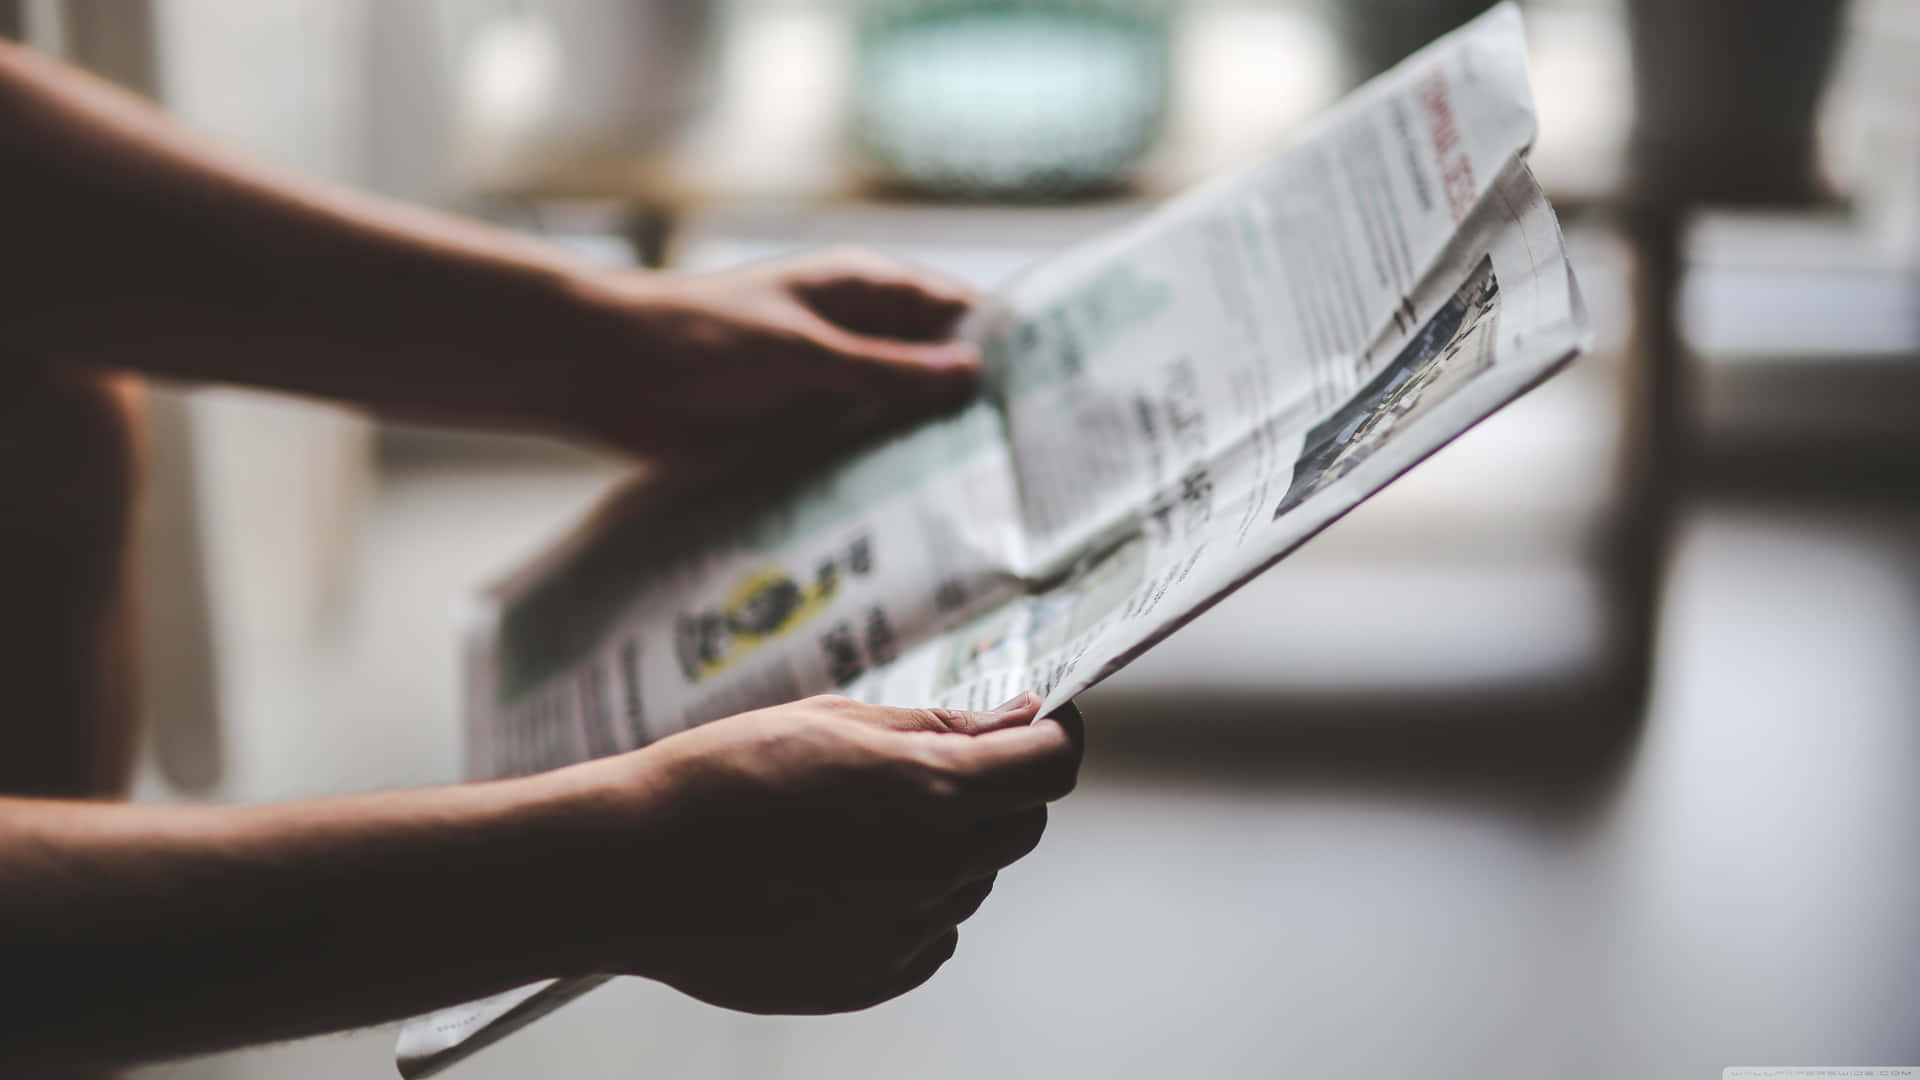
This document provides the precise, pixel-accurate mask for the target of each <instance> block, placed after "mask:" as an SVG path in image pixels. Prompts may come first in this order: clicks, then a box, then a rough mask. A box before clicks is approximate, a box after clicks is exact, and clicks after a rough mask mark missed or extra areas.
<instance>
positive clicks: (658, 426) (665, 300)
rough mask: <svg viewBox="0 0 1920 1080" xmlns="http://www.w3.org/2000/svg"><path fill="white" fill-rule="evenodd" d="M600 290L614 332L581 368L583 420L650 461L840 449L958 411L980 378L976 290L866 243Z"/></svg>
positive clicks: (630, 279)
mask: <svg viewBox="0 0 1920 1080" xmlns="http://www.w3.org/2000/svg"><path fill="white" fill-rule="evenodd" d="M592 295H593V297H594V299H595V302H596V306H597V307H598V308H599V309H600V310H602V311H604V312H607V313H611V314H612V315H613V318H612V319H611V320H609V321H607V322H606V323H603V326H606V327H609V328H610V329H609V333H610V335H611V340H610V341H609V340H607V339H602V340H601V343H600V344H599V345H598V346H597V347H592V348H590V349H589V350H587V357H586V358H585V359H575V360H572V361H571V363H573V364H574V365H576V366H575V367H574V369H573V371H574V375H573V380H572V381H573V384H574V386H575V387H576V389H577V393H576V394H575V395H574V396H573V397H572V398H571V399H570V400H571V401H572V405H571V406H570V409H571V410H572V411H573V412H574V413H575V415H574V416H573V417H572V418H571V419H572V421H573V422H574V423H576V424H579V425H581V426H583V427H584V428H585V429H586V433H587V434H589V435H590V436H592V437H594V438H597V439H600V440H602V441H606V442H610V443H613V444H614V445H617V446H621V447H623V448H625V449H628V450H631V451H634V452H637V453H640V454H642V455H646V456H652V457H662V458H674V459H693V460H699V461H712V460H722V461H729V460H739V459H753V458H764V457H769V456H771V455H773V454H776V453H780V452H783V451H787V450H790V449H796V448H798V449H801V450H803V451H804V450H821V449H825V448H832V447H837V446H840V445H844V444H846V443H848V442H850V441H852V440H856V439H859V438H861V437H864V436H867V435H870V434H873V433H875V432H877V431H879V430H882V429H884V428H886V427H889V426H892V425H894V424H897V423H899V422H901V421H903V420H906V419H909V418H913V417H918V416H923V415H927V414H929V413H933V412H938V411H940V410H943V409H948V408H952V407H953V406H955V405H958V404H959V403H960V402H962V401H964V400H965V399H966V398H967V396H968V395H969V394H971V393H972V392H973V389H974V386H975V383H976V382H977V379H978V376H979V369H980V364H979V355H978V352H977V350H976V349H975V348H974V347H973V346H972V345H971V344H968V343H965V342H961V341H957V340H954V339H953V337H952V334H953V332H954V330H955V327H956V326H957V324H958V323H959V321H960V318H961V316H963V315H964V314H965V313H966V312H967V310H968V308H969V307H970V306H971V304H972V303H973V300H974V296H973V294H972V292H971V291H970V290H968V289H967V288H966V287H965V286H963V285H960V284H958V283H956V282H953V281H950V280H948V279H946V278H944V277H941V276H939V275H937V274H934V273H931V272H929V271H925V270H920V269H917V268H914V267H910V266H907V265H904V264H902V263H898V262H895V261H894V260H892V259H888V258H885V257H883V256H880V255H876V254H873V253H871V252H866V251H861V250H858V249H833V250H829V251H823V252H817V253H813V254H808V255H800V256H795V257H791V258H784V259H777V260H773V261H770V262H764V263H758V264H755V265H752V266H748V267H745V268H742V269H738V270H730V271H726V272H723V273H716V274H692V275H672V274H657V275H624V276H617V277H611V278H607V279H604V280H602V281H601V282H599V285H598V287H597V288H595V289H594V290H592Z"/></svg>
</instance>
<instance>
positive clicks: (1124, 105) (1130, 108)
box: [854, 0, 1171, 198]
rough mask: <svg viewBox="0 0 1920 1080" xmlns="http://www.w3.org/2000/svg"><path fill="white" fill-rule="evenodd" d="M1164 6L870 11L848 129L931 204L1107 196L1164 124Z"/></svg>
mask: <svg viewBox="0 0 1920 1080" xmlns="http://www.w3.org/2000/svg"><path fill="white" fill-rule="evenodd" d="M1168 22H1169V14H1168V11H1167V8H1166V5H1165V3H1164V2H1162V0H1027V2H1019V0H868V2H867V3H866V4H864V6H863V7H862V8H861V14H860V26H859V46H858V54H857V71H856V76H855V84H854V113H855V129H856V131H857V133H858V137H859V139H860V142H861V144H862V146H863V148H864V149H865V150H866V152H867V153H868V155H869V156H870V157H871V158H872V159H873V161H874V162H875V163H876V164H877V165H878V166H879V167H880V169H881V170H882V172H883V173H884V174H885V175H886V176H887V177H888V178H889V179H891V180H893V181H895V182H898V183H901V184H903V185H905V186H907V187H910V188H913V189H916V190H919V191H922V192H926V193H929V194H936V195H948V196H961V197H972V198H1036V197H1038V198H1049V197H1054V198H1057V197H1063V196H1068V195H1074V194H1080V193H1084V192H1088V191H1093V190H1098V189H1101V188H1106V187H1111V186H1113V185H1114V184H1116V183H1118V182H1119V181H1120V180H1122V179H1123V178H1124V176H1125V174H1126V172H1127V170H1128V169H1129V167H1131V166H1132V165H1133V164H1134V163H1135V162H1136V161H1137V160H1138V159H1139V158H1140V156H1141V155H1142V154H1143V153H1144V152H1145V151H1146V150H1147V148H1148V147H1149V146H1150V145H1151V144H1152V142H1153V140H1154V137H1155V136H1156V135H1157V134H1158V133H1159V130H1160V126H1161V122H1162V120H1163V118H1164V117H1165V114H1166V108H1167V97H1168V88H1169V85H1170V82H1171V76H1170V71H1169V68H1170V57H1169V54H1170V51H1171V50H1170V47H1169V41H1168Z"/></svg>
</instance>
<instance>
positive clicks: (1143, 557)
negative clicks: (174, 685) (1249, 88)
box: [399, 3, 1587, 1076]
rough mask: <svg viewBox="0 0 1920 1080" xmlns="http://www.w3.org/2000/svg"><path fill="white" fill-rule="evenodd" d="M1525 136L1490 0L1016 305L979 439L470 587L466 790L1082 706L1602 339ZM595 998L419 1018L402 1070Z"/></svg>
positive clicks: (935, 435)
mask: <svg viewBox="0 0 1920 1080" xmlns="http://www.w3.org/2000/svg"><path fill="white" fill-rule="evenodd" d="M1533 138H1534V114H1533V107H1532V101H1531V95H1530V92H1529V90H1528V86H1527V79H1526V70H1525V52H1524V41H1523V38H1522V33H1521V25H1520V16H1519V13H1518V10H1517V9H1516V8H1515V7H1514V6H1513V5H1512V4H1510V3H1509V4H1503V5H1501V6H1500V7H1497V8H1495V9H1494V10H1492V11H1491V12H1489V13H1488V14H1486V15H1484V16H1482V17H1481V18H1479V19H1477V20H1475V21H1474V22H1472V23H1470V24H1468V25H1467V26H1465V27H1463V28H1462V29H1461V30H1459V31H1456V32H1455V33H1453V34H1451V35H1449V36H1447V37H1445V38H1442V39H1441V40H1440V41H1438V42H1436V43H1434V44H1433V45H1431V46H1429V47H1428V48H1427V49H1425V50H1423V51H1421V52H1420V53H1417V54H1416V55H1414V56H1413V57H1411V58H1409V59H1408V60H1407V61H1405V62H1404V63H1403V64H1401V65H1400V66H1399V67H1397V68H1395V69H1394V70H1393V71H1391V72H1389V73H1387V74H1386V75H1383V76H1381V77H1380V78H1378V79H1376V80H1374V81H1373V82H1371V83H1369V84H1367V85H1366V86H1364V87H1362V88H1361V89H1360V90H1358V91H1357V92H1355V93H1354V94H1353V95H1352V96H1351V97H1349V98H1348V99H1346V100H1345V101H1343V102H1342V103H1341V104H1339V105H1338V106H1336V107H1335V108H1334V109H1333V110H1332V111H1331V112H1330V113H1328V114H1327V115H1326V116H1325V117H1323V118H1322V119H1321V120H1320V121H1319V122H1318V123H1317V124H1316V125H1315V126H1314V127H1313V128H1312V129H1311V130H1309V131H1308V132H1307V133H1306V134H1305V135H1304V136H1303V137H1302V138H1300V139H1299V140H1298V141H1297V142H1296V143H1295V144H1294V145H1293V146H1292V147H1291V148H1290V149H1288V150H1286V151H1284V152H1283V153H1281V154H1279V155H1278V156H1276V157H1274V158H1273V159H1271V160H1269V161H1267V162H1266V163H1264V164H1262V165H1260V166H1257V167H1255V168H1253V169H1252V170H1250V171H1247V172H1245V173H1242V174H1239V175H1235V176H1231V177H1227V178H1224V179H1222V180H1220V181H1217V182H1215V183H1212V184H1210V185H1206V186H1204V187H1202V188H1199V189H1197V190H1195V191H1192V192H1189V193H1187V194H1185V195H1183V196H1181V197H1180V198H1178V199H1175V200H1173V201H1172V202H1170V203H1168V204H1167V205H1165V206H1163V207H1162V208H1160V209H1159V210H1157V211H1155V212H1154V213H1151V214H1149V215H1147V216H1146V217H1145V218H1143V219H1142V220H1140V221H1138V222H1137V223H1135V224H1133V225H1132V226H1130V227H1127V228H1124V229H1121V230H1118V231H1116V232H1114V233H1112V234H1109V235H1106V236H1102V237H1099V238H1097V239H1095V240H1094V241H1092V242H1090V243H1088V244H1085V245H1083V246H1082V247H1080V248H1078V249H1075V250H1073V251H1070V252H1066V253H1063V254H1062V255H1060V256H1058V257H1056V258H1054V259H1052V260H1049V261H1047V262H1045V263H1043V264H1042V265H1040V266H1037V267H1035V268H1033V269H1032V270H1030V271H1029V272H1027V273H1026V274H1024V275H1022V276H1021V277H1019V278H1017V279H1016V280H1015V281H1014V282H1013V283H1012V284H1011V285H1009V286H1008V287H1006V288H1004V289H1003V290H1001V291H1000V292H999V293H998V295H996V296H995V297H994V298H993V299H992V300H991V301H989V302H988V303H987V304H986V305H985V306H984V307H983V308H982V310H980V311H978V312H976V313H975V315H974V316H973V318H972V321H971V323H970V325H969V326H968V327H967V328H966V332H967V333H969V334H970V335H971V336H972V337H974V338H975V340H977V341H978V342H979V344H980V345H981V348H982V354H983V356H984V357H985V359H986V364H987V389H986V392H985V393H984V394H983V395H982V397H981V399H980V400H979V401H977V402H976V403H975V404H973V405H971V406H969V407H968V408H966V409H964V410H963V411H961V412H959V413H958V414H956V415H953V416H950V417H947V418H943V419H940V420H936V421H933V422H931V423H928V424H925V425H923V426H921V427H919V428H916V429H914V430H911V431H909V432H907V433H905V434H903V435H900V436H898V437H896V438H894V439H892V440H890V441H888V442H886V443H884V444H882V445H880V446H877V447H874V448H872V449H869V450H866V451H864V452H862V453H860V454H858V455H856V456H855V457H853V458H852V459H850V460H848V461H846V462H844V463H842V464H840V465H838V466H836V467H834V468H832V469H829V470H827V471H825V472H823V473H818V474H815V475H811V476H807V477H804V478H800V479H798V480H796V481H793V482H786V481H782V480H780V479H778V478H774V479H770V480H768V481H767V482H766V484H765V486H764V488H759V489H756V490H745V489H742V488H741V487H739V486H738V485H729V487H728V489H727V491H726V492H725V493H724V494H722V493H719V492H715V491H711V490H701V489H700V487H699V486H698V485H693V486H683V487H682V488H680V489H678V490H663V491H653V492H647V491H643V492H640V493H639V494H638V496H637V497H628V498H625V499H622V500H620V501H619V502H617V503H616V504H615V505H614V506H613V507H611V508H610V509H609V510H607V511H606V512H604V513H602V514H599V515H596V517H595V518H594V519H593V520H591V521H590V522H588V523H587V524H586V525H584V526H583V527H582V528H580V529H578V530H576V532H575V533H574V534H573V535H572V536H570V537H569V538H568V539H567V540H565V541H564V542H562V543H561V544H560V545H558V546H556V547H555V548H554V549H553V550H551V551H549V552H547V553H546V554H545V555H544V556H542V557H541V558H539V559H537V560H535V561H534V562H533V563H532V564H530V565H529V566H528V567H526V568H525V569H523V570H522V571H521V572H519V573H517V574H515V575H514V576H513V577H511V578H509V579H508V580H506V581H505V582H502V583H501V584H499V585H498V586H496V587H495V588H493V589H492V590H490V591H489V592H488V593H487V594H486V595H485V596H484V597H483V598H482V600H481V602H480V604H479V608H478V610H477V611H476V613H475V616H474V619H473V622H472V625H471V628H470V632H469V635H468V639H467V648H468V657H467V665H466V678H467V694H468V714H469V715H468V721H469V737H470V743H469V757H470V767H471V771H472V772H473V774H474V775H476V776H481V777H491V776H506V775H515V774H522V773H527V772H534V771H538V770H542V769H547V768H552V767H556V766H560V765H564V764H568V763H571V762H574V761H578V760H581V759H584V758H587V757H591V756H596V755H602V754H609V753H616V752H619V751H623V750H628V749H632V748H635V747H638V746H641V745H644V744H646V743H648V742H650V741H652V740H654V739H658V738H661V737H663V736H666V735H668V734H671V733H673V732H675V731H678V730H681V729H682V728H685V727H687V726H689V725H692V724H698V723H702V722H705V721H707V720H712V719H716V718H718V717H721V716H726V715H730V714H732V713H736V712H740V711H743V710H747V709H752V708H759V707H763V706H767V705H772V704H778V703H781V702H785V701H790V700H793V699H795V698H798V697H802V696H806V695H809V694H815V693H824V692H834V693H841V694H845V695H848V696H850V697H854V698H858V699H861V700H867V701H873V702H879V703H884V704H900V705H930V704H931V705H945V706H952V707H961V708H987V707H991V706H992V705H993V704H995V703H997V702H999V701H1002V700H1005V699H1006V698H1008V697H1011V696H1012V695H1013V694H1015V693H1017V692H1019V691H1021V690H1025V689H1032V690H1037V691H1039V692H1040V693H1041V694H1042V695H1043V697H1044V698H1045V706H1044V708H1046V709H1049V710H1051V709H1053V708H1057V707H1058V706H1059V705H1061V704H1064V703H1065V702H1067V701H1069V700H1071V699H1072V698H1073V697H1074V696H1075V695H1076V694H1078V693H1080V692H1081V691H1084V690H1086V689H1087V688H1088V687H1091V686H1093V685H1094V684H1096V683H1098V682H1099V681H1100V680H1102V679H1104V678H1106V677H1107V676H1108V675H1111V674H1113V673H1114V672H1115V671H1118V670H1119V669H1120V668H1121V667H1123V666H1125V665H1126V664H1127V663H1128V662H1129V661H1130V660H1132V659H1133V658H1134V657H1136V656H1138V655H1140V654H1141V653H1142V652H1143V651H1145V650H1146V649H1147V648H1149V647H1151V646H1152V645H1153V644H1154V642H1156V641H1158V640H1160V639H1161V638H1163V637H1165V636H1166V635H1168V634H1170V633H1172V632H1173V631H1174V630H1176V629H1177V628H1178V627H1179V626H1180V625H1182V624H1183V623H1185V622H1186V621H1188V620H1190V619H1192V618H1194V617H1195V616H1197V615H1198V614H1199V613H1201V612H1202V611H1204V610H1206V608H1207V607H1209V606H1210V605H1211V604H1212V603H1214V602H1215V601H1216V600H1218V599H1219V598H1221V597H1223V596H1225V595H1226V594H1227V593H1229V592H1231V591H1233V590H1234V589H1235V588H1236V587H1238V586H1239V585H1240V584H1241V583H1243V582H1245V581H1247V580H1248V579H1250V578H1251V577H1253V576H1254V575H1256V574H1258V573H1260V572H1261V571H1262V570H1264V569H1265V568H1267V567H1268V566H1271V565H1272V564H1273V563H1274V562H1275V561H1277V560H1279V559H1280V558H1282V557H1284V556H1285V555H1286V554H1287V553H1288V552H1289V551H1291V550H1293V549H1294V548H1295V547H1297V546H1299V545H1300V544H1301V543H1303V542H1304V541H1305V540H1306V539H1308V538H1309V537H1311V536H1312V535H1313V534H1315V533H1316V532H1318V531H1320V530H1321V529H1322V528H1324V527H1326V526H1327V525H1328V524H1329V523H1330V522H1332V521H1333V520H1334V519H1336V518H1338V517H1339V516H1340V515H1342V514H1344V513H1346V512H1347V511H1348V510H1350V509H1352V507H1353V506H1355V505H1356V504H1357V503H1359V502H1360V501H1361V500H1362V499H1364V498H1366V497H1367V496H1368V495H1370V494H1372V493H1373V492H1375V491H1377V490H1379V489H1380V488H1381V487H1383V486H1385V485H1386V484H1387V483H1389V482H1391V481H1392V480H1393V479H1394V478H1395V477H1396V476H1398V475H1399V474H1400V473H1402V472H1404V471H1406V470H1407V469H1409V468H1411V467H1412V466H1413V465H1415V464H1417V463H1418V462H1419V461H1421V460H1422V459H1423V458H1425V457H1426V456H1428V455H1429V454H1431V453H1432V452H1434V451H1435V450H1437V449H1438V448H1439V447H1441V446H1442V445H1444V444H1445V443H1446V442H1448V441H1449V440H1451V439H1453V438H1454V437H1456V436H1458V435H1459V434H1460V433H1461V432H1462V431H1464V430H1466V429H1467V428H1468V427H1470V426H1472V425H1473V424H1474V423H1476V422H1478V421H1479V420H1481V419H1482V418H1484V417H1486V416H1487V415H1488V414H1490V413H1492V412H1493V411H1494V410H1496V409H1498V408H1499V407H1500V406H1502V405H1504V404H1505V403H1506V402H1508V401H1510V400H1512V399H1513V398H1514V397H1516V396H1518V395H1519V394H1521V393H1523V392H1525V391H1526V390H1527V389H1529V388H1530V387H1532V386H1533V385H1534V384H1536V383H1538V382H1539V381H1540V380H1542V379H1543V378H1545V377H1547V376H1548V375H1550V374H1551V373H1552V372H1553V371H1554V370H1556V369H1557V368H1558V367H1559V366H1561V365H1562V364H1564V363H1566V362H1567V361H1569V360H1570V359H1572V357H1573V356H1575V355H1576V354H1577V353H1578V352H1579V351H1580V350H1581V349H1582V348H1583V347H1584V346H1585V343H1586V340H1587V329H1586V320H1585V313H1584V311H1583V309H1582V307H1581V303H1580V300H1579V295H1578V291H1577V288H1576V286H1575V283H1574V280H1573V277H1572V273H1571V271H1570V269H1569V267H1568V265H1567V260H1566V256H1565V253H1564V251H1563V248H1562V244H1561V237H1560V231H1559V226H1558V224H1557V223H1556V221H1555V219H1554V216H1553V212H1552V209H1551V208H1550V207H1549V206H1548V204H1547V201H1546V198H1545V196H1544V195H1543V194H1542V192H1541V190H1540V188H1539V186H1538V184H1537V183H1536V182H1535V180H1534V178H1533V176H1532V174H1531V173H1530V172H1529V171H1528V168H1527V166H1526V163H1525V160H1524V155H1525V152H1526V150H1527V148H1528V147H1529V145H1530V144H1531V143H1532V141H1533ZM592 985H597V983H595V982H594V981H592V980H586V981H582V980H556V981H554V982H552V983H549V984H544V985H542V986H536V987H527V988H522V989H520V990H517V991H514V992H512V993H511V994H507V995H501V996H499V997H496V998H493V999H489V1000H488V1001H485V1002H479V1003H475V1004H473V1005H469V1006H462V1007H460V1008H456V1009H450V1010H444V1011H443V1012H441V1013H438V1014H435V1015H433V1016H430V1017H425V1018H422V1019H421V1020H418V1021H415V1022H414V1023H412V1024H410V1025H409V1026H408V1027H407V1028H406V1030H405V1031H404V1032H403V1033H402V1036H401V1040H400V1046H399V1057H400V1063H401V1067H402V1071H403V1072H405V1073H406V1074H407V1075H409V1076H424V1075H427V1074H429V1073H430V1072H432V1071H436V1070H437V1069H438V1068H440V1067H443V1066H444V1065H445V1064H447V1063H449V1062H451V1061H453V1060H457V1059H458V1058H459V1057H461V1056H464V1055H465V1054H467V1053H471V1052H472V1051H473V1050H474V1049H475V1048H477V1047H478V1046H481V1045H484V1044H485V1043H487V1042H491V1041H493V1040H494V1039H497V1038H498V1037H500V1036H501V1035H502V1034H505V1033H506V1032H508V1031H511V1030H514V1029H516V1028H518V1027H520V1026H523V1025H524V1024H526V1023H528V1022H530V1021H531V1020H532V1019H534V1018H537V1017H538V1016H540V1015H543V1014H544V1013H545V1012H547V1011H551V1009H552V1008H554V1007H557V1006H558V1004H560V1003H563V1002H564V1001H566V1000H571V998H572V997H574V996H577V995H578V994H579V993H580V992H582V991H583V990H584V989H588V988H590V987H591V986H592Z"/></svg>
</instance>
